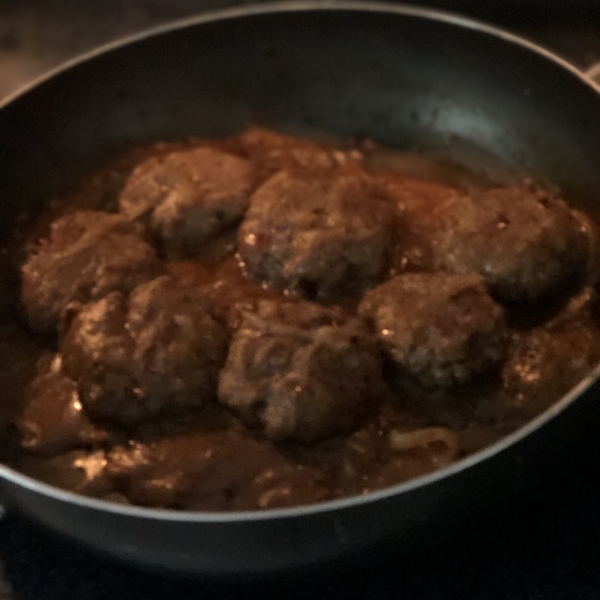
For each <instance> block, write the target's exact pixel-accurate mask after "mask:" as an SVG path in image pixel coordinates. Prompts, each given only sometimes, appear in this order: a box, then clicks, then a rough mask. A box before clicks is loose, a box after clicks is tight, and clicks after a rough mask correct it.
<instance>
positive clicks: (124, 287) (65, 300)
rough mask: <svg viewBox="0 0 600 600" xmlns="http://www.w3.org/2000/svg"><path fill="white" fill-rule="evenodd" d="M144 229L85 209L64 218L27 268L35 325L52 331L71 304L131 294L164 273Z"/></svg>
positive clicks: (24, 293)
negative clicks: (147, 241) (118, 294)
mask: <svg viewBox="0 0 600 600" xmlns="http://www.w3.org/2000/svg"><path fill="white" fill-rule="evenodd" d="M140 233H142V228H140V226H138V225H133V224H131V223H129V222H128V221H127V220H126V219H124V218H123V217H122V216H120V215H113V214H108V213H104V212H95V211H81V212H76V213H73V214H69V215H66V216H64V217H61V218H60V219H58V220H57V221H55V222H54V223H53V224H52V227H51V230H50V235H49V237H48V238H47V239H44V240H42V241H41V242H40V243H39V245H38V246H37V247H36V248H35V249H34V251H33V252H32V253H31V254H30V255H29V257H28V259H27V261H26V262H25V264H24V265H23V267H22V269H21V275H22V289H21V300H22V304H23V306H24V308H25V311H26V314H27V317H28V320H29V324H30V325H31V327H32V328H33V329H36V330H38V331H51V330H53V329H54V328H56V326H57V325H58V323H59V321H60V318H61V315H62V313H63V311H64V310H65V308H66V307H67V305H69V304H70V303H71V302H81V303H85V302H89V301H90V300H98V299H100V298H102V297H103V296H105V295H106V294H108V293H110V292H112V291H115V290H118V291H120V292H123V293H125V294H127V293H129V292H130V291H131V290H132V289H133V288H134V287H136V286H137V285H139V284H140V283H143V282H144V281H147V280H149V279H153V278H154V277H157V276H158V275H160V274H161V273H162V272H163V271H164V266H163V264H162V262H161V261H159V260H158V258H157V257H156V254H155V252H154V249H153V248H152V247H151V246H149V245H148V244H147V243H146V242H145V241H144V240H143V239H142V237H141V236H140Z"/></svg>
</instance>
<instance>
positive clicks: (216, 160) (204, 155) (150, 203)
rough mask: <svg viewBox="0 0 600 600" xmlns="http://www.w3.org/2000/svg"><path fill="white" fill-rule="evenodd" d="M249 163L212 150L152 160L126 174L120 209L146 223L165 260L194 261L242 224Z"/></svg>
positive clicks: (190, 151)
mask: <svg viewBox="0 0 600 600" xmlns="http://www.w3.org/2000/svg"><path fill="white" fill-rule="evenodd" d="M252 182H253V175H252V170H251V167H250V163H249V162H248V161H247V160H245V159H243V158H240V157H238V156H234V155H232V154H226V153H224V152H219V151H217V150H213V149H211V148H195V149H192V150H185V151H180V152H173V153H171V154H167V155H165V156H158V157H153V158H150V159H148V160H147V161H145V162H144V163H142V164H141V165H139V166H138V167H137V168H136V169H135V170H134V171H133V173H132V174H131V176H130V177H129V179H128V180H127V183H126V184H125V187H124V188H123V191H122V192H121V195H120V197H119V207H120V210H121V212H122V213H123V214H124V215H125V216H126V217H127V218H129V219H137V218H140V217H143V218H145V219H148V222H149V224H150V228H151V230H152V232H153V233H154V235H155V236H156V237H157V239H158V240H159V242H160V243H161V244H162V246H163V248H164V250H165V252H166V254H167V255H168V256H171V257H181V256H195V255H197V254H199V253H200V252H202V251H203V250H204V249H205V247H206V245H207V244H208V243H209V242H211V241H213V240H215V239H216V238H217V237H218V236H219V235H220V234H221V233H222V232H223V231H225V230H226V229H227V228H229V227H231V226H232V225H234V224H235V223H236V222H238V221H239V220H241V218H242V216H243V215H244V212H245V211H246V208H247V207H248V198H249V195H250V192H251V189H252Z"/></svg>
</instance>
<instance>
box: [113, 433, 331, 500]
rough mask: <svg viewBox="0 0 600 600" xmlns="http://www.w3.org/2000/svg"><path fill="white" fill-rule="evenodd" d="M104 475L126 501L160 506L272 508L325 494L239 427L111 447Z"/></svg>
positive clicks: (305, 471) (315, 479)
mask: <svg viewBox="0 0 600 600" xmlns="http://www.w3.org/2000/svg"><path fill="white" fill-rule="evenodd" d="M106 474H107V476H108V477H109V478H110V479H111V480H112V481H113V483H114V484H115V487H116V488H117V489H119V490H120V491H121V492H122V493H123V494H124V495H125V496H126V497H127V498H128V499H129V500H130V501H131V502H133V503H135V504H141V505H145V506H159V507H165V508H186V509H188V510H240V509H246V510H247V509H249V508H255V509H256V508H278V507H285V506H296V505H298V504H308V503H312V502H318V501H319V500H325V499H327V496H328V490H327V488H326V487H325V486H324V485H323V484H322V483H320V482H319V478H318V477H317V476H316V475H313V474H312V473H311V470H310V469H298V468H297V467H296V466H295V465H293V464H291V463H290V462H288V461H287V460H286V459H285V458H283V456H281V455H280V454H279V453H278V452H277V451H276V450H275V448H273V447H272V446H270V445H269V444H267V443H265V442H264V441H263V442H257V441H255V440H253V439H252V438H251V437H250V436H249V435H248V434H247V433H245V432H244V431H241V430H239V429H230V430H227V431H218V432H217V431H198V432H195V433H193V434H186V435H179V436H176V437H173V438H165V439H162V440H160V441H157V442H154V443H151V444H148V445H146V444H139V445H138V444H135V445H130V446H127V447H125V448H115V449H114V450H113V451H112V452H111V453H110V454H109V455H108V465H107V468H106Z"/></svg>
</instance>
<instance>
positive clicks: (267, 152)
mask: <svg viewBox="0 0 600 600" xmlns="http://www.w3.org/2000/svg"><path fill="white" fill-rule="evenodd" d="M228 144H229V145H230V146H231V147H232V150H233V151H235V152H238V153H240V154H242V155H245V156H247V157H248V158H249V159H250V160H251V162H252V164H253V166H254V172H255V177H256V181H257V182H258V183H262V182H264V181H266V180H267V179H269V178H270V177H271V176H273V175H275V174H276V173H278V172H279V171H282V170H286V171H289V170H292V171H294V170H296V169H309V170H317V171H332V170H335V169H337V168H339V167H353V166H354V167H358V166H359V165H360V163H361V162H362V155H361V153H360V152H358V151H357V150H352V151H349V152H345V151H342V150H336V149H333V148H329V147H326V146H323V145H320V144H317V143H315V142H312V141H310V140H301V139H297V138H293V137H290V136H287V135H282V134H280V133H277V132H275V131H270V130H268V129H261V128H260V127H251V128H250V129H247V130H246V131H244V132H243V133H241V134H240V135H238V136H236V137H235V138H232V139H231V140H229V141H228Z"/></svg>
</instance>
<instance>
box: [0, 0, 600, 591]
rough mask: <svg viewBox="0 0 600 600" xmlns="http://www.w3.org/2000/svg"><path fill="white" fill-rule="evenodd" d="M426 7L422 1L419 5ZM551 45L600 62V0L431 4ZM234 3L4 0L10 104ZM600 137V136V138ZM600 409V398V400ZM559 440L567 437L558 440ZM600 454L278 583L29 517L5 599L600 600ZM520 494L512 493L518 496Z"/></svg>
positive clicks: (8, 541)
mask: <svg viewBox="0 0 600 600" xmlns="http://www.w3.org/2000/svg"><path fill="white" fill-rule="evenodd" d="M414 3H416V2H413V4H414ZM419 3H421V4H429V5H435V6H438V7H446V8H453V9H455V10H459V11H461V12H465V13H470V14H474V15H475V16H477V17H479V18H484V19H487V20H490V21H493V22H496V23H498V24H500V25H502V26H504V27H507V28H509V29H512V30H513V31H517V32H519V33H522V34H524V35H526V36H527V37H529V38H531V39H533V40H535V41H538V42H540V43H542V44H544V45H546V46H547V47H549V48H550V49H552V50H554V51H556V52H557V53H559V54H561V55H562V56H564V57H566V58H568V59H569V60H571V61H572V62H573V63H574V64H576V65H577V66H578V67H580V68H585V67H588V66H589V65H591V64H592V63H594V62H596V61H600V2H596V1H594V0H570V1H569V0H565V1H564V2H560V1H559V0H529V1H527V0H520V1H517V0H504V1H501V0H499V1H498V2H491V1H485V0H480V1H475V0H454V1H452V0H431V1H430V2H419ZM234 4H240V2H239V1H235V0H0V96H4V95H6V94H8V93H10V92H12V91H13V90H14V89H16V88H18V87H19V86H20V85H22V84H24V83H26V82H27V81H29V80H30V79H32V78H34V77H35V76H37V75H39V74H40V73H43V72H44V71H46V70H47V69H49V68H51V67H53V66H55V65H57V64H59V63H60V62H62V61H64V60H65V59H67V58H70V57H72V56H74V55H76V54H78V53H80V52H83V51H85V50H87V49H90V48H92V47H94V46H97V45H99V44H101V43H104V42H106V41H109V40H111V39H115V38H117V37H119V36H122V35H125V34H128V33H132V32H135V31H139V30H141V29H144V28H146V27H150V26H153V25H157V24H160V23H164V22H166V21H169V20H171V19H176V18H180V17H184V16H187V15H191V14H195V13H197V12H200V11H203V10H208V9H213V8H219V7H224V6H231V5H234ZM599 135H600V132H599ZM599 401H600V399H599ZM556 443H557V444H560V440H556ZM599 464H600V444H599V443H598V436H597V435H595V434H594V433H592V434H591V435H589V436H588V435H586V436H585V437H582V438H581V439H580V443H579V445H578V447H577V448H576V449H575V451H574V452H573V453H572V454H570V455H568V456H565V457H564V460H563V461H562V462H561V463H560V464H557V465H555V466H554V469H553V474H552V477H551V478H550V479H549V480H547V481H546V482H544V483H543V484H541V485H539V486H538V487H536V488H535V489H533V490H532V492H531V494H530V496H529V497H527V498H524V499H522V501H521V504H520V505H519V506H518V507H516V508H513V509H511V511H510V512H507V513H506V514H505V515H503V516H502V517H498V516H491V515H489V514H486V513H485V512H484V510H483V508H482V510H481V511H480V512H479V513H477V511H474V514H473V522H472V525H471V527H470V528H469V530H466V531H463V532H460V534H457V535H455V536H454V537H452V539H450V540H447V541H445V542H439V541H438V542H437V543H434V541H433V540H431V544H429V541H427V543H426V544H425V549H424V550H419V551H417V550H413V549H410V548H396V547H390V548H389V549H388V551H387V553H386V554H385V557H384V558H382V557H381V556H377V557H375V556H371V557H363V558H362V559H360V560H359V561H358V563H355V564H351V565H342V566H340V567H339V568H338V569H336V570H335V571H332V570H322V571H320V572H311V573H303V574H299V575H297V576H294V577H290V578H287V579H283V580H281V579H280V580H277V581H274V580H272V581H261V582H248V581H244V582H241V581H230V582H213V581H200V580H181V579H176V578H173V577H166V576H160V575H155V574H147V573H141V572H139V571H136V570H135V569H133V568H130V567H127V566H123V565H118V564H115V563H113V562H111V561H110V560H108V559H105V558H103V557H98V556H95V555H94V554H92V553H90V552H89V551H87V550H86V549H84V548H81V547H80V546H78V545H76V544H74V543H72V542H70V541H68V540H64V539H62V538H61V537H60V536H57V535H55V534H52V533H49V532H47V531H45V530H43V529H41V528H40V527H38V526H37V525H34V524H32V523H30V522H28V521H27V520H26V519H24V518H22V517H19V516H18V515H13V514H11V515H9V516H7V517H5V518H4V519H3V520H2V521H0V557H1V558H2V563H1V564H3V567H2V566H0V600H6V599H8V598H12V599H15V600H34V599H35V600H71V599H73V600H74V599H77V600H109V599H110V600H114V599H131V600H138V599H140V600H141V599H142V598H144V599H148V600H154V599H159V598H161V599H162V598H172V599H173V600H179V599H180V598H181V599H183V598H186V599H188V598H206V599H207V600H213V599H215V600H216V599H217V598H218V599H223V600H224V599H228V600H229V599H230V600H246V599H248V600H250V598H265V599H270V598H273V599H275V598H277V599H278V600H300V599H302V600H304V599H305V598H306V599H308V598H311V599H312V598H315V599H323V600H325V599H327V600H330V599H331V600H333V599H336V600H338V599H339V600H355V599H356V600H359V599H365V598H366V599H373V600H375V599H381V600H387V599H388V598H389V599H390V600H391V599H394V600H396V599H401V598H406V599H411V600H412V599H413V598H415V599H435V600H479V599H482V600H488V599H489V600H492V599H494V600H550V599H552V600H563V599H564V600H567V599H568V600H592V599H594V600H595V599H600V484H599V481H600V473H599V471H600V469H599V468H598V465H599ZM509 493H510V490H507V495H509Z"/></svg>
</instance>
